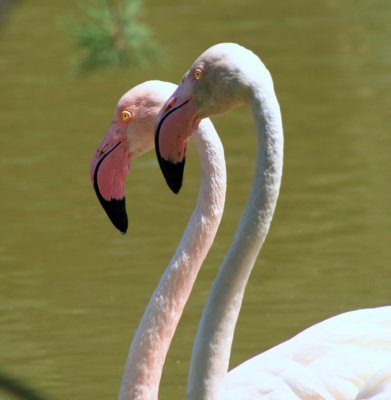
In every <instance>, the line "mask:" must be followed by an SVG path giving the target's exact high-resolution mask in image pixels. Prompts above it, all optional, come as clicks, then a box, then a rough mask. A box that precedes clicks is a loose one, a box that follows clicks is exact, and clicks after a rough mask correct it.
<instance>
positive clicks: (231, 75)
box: [155, 43, 259, 193]
mask: <svg viewBox="0 0 391 400" xmlns="http://www.w3.org/2000/svg"><path fill="white" fill-rule="evenodd" d="M254 60H258V63H259V58H258V57H257V56H255V54H254V53H252V52H251V51H249V50H247V49H245V48H244V47H241V46H239V45H237V44H233V43H222V44H218V45H215V46H212V47H211V48H209V49H208V50H206V51H205V52H204V53H203V54H202V55H201V56H200V57H199V58H198V59H197V60H196V61H195V62H194V63H193V65H192V66H191V67H190V69H189V70H188V71H187V72H186V74H185V75H184V77H183V79H182V82H181V84H180V85H179V86H178V88H177V89H176V90H175V92H174V93H173V94H172V95H171V97H170V98H169V99H168V100H167V101H166V103H165V104H164V105H163V107H162V109H161V110H160V113H159V115H158V118H157V122H156V124H155V131H156V134H155V149H156V154H157V157H158V160H159V164H160V168H161V170H162V172H163V175H164V177H165V178H166V181H167V184H168V185H169V187H170V188H171V190H172V191H173V192H174V193H178V192H179V190H180V188H181V186H182V179H183V170H184V165H185V159H186V148H187V143H188V141H189V139H190V137H191V135H192V134H193V132H194V131H195V129H196V128H197V126H198V124H199V122H200V120H201V119H202V118H206V117H209V116H213V115H216V114H221V113H224V112H227V111H230V110H232V109H233V108H235V107H237V106H239V105H241V104H243V103H244V102H245V101H246V100H247V98H248V96H249V94H250V88H251V80H252V75H253V74H254V73H255V72H256V69H254V68H253V64H254ZM253 70H254V71H253ZM258 73H259V72H258Z"/></svg>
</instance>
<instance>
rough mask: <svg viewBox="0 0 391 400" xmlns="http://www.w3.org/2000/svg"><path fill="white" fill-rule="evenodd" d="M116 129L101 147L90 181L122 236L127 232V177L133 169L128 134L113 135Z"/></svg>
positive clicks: (95, 159)
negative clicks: (131, 167) (131, 168)
mask: <svg viewBox="0 0 391 400" xmlns="http://www.w3.org/2000/svg"><path fill="white" fill-rule="evenodd" d="M114 131H116V129H115V128H114V129H113V126H112V127H110V129H109V131H108V132H107V134H106V135H105V137H104V139H103V141H102V143H101V144H100V145H99V147H98V149H97V150H96V153H95V155H94V157H93V159H92V161H91V165H90V178H91V181H92V184H93V186H94V189H95V193H96V195H97V197H98V200H99V202H100V204H101V205H102V207H103V209H104V210H105V211H106V214H107V215H108V217H109V218H110V221H111V222H112V223H113V225H114V226H115V227H116V228H117V229H118V230H119V231H120V232H122V233H126V231H127V229H128V216H127V213H126V204H125V178H126V176H127V175H128V173H129V169H130V152H129V146H128V141H127V137H126V135H120V136H119V135H118V134H116V135H114V134H113V132H114Z"/></svg>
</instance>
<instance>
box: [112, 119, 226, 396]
mask: <svg viewBox="0 0 391 400" xmlns="http://www.w3.org/2000/svg"><path fill="white" fill-rule="evenodd" d="M193 141H194V142H195V144H196V147H197V150H198V152H199V157H200V161H201V188H200V192H199V195H198V199H197V204H196V207H195V210H194V212H193V214H192V216H191V218H190V220H189V222H188V225H187V227H186V230H185V232H184V234H183V236H182V240H181V242H180V244H179V246H178V248H177V250H176V252H175V254H174V256H173V258H172V259H171V261H170V263H169V265H168V267H167V269H166V271H165V272H164V274H163V276H162V277H161V279H160V282H159V284H158V286H157V288H156V289H155V291H154V293H153V295H152V297H151V299H150V301H149V304H148V306H147V308H146V310H145V312H144V315H143V317H142V319H141V322H140V324H139V327H138V329H137V331H136V333H135V336H134V338H133V341H132V343H131V346H130V349H129V355H128V358H127V361H126V365H125V371H124V374H123V377H122V383H121V388H120V393H119V399H120V400H130V399H132V400H156V399H157V398H158V390H159V384H160V379H161V375H162V369H163V364H164V361H165V358H166V355H167V352H168V348H169V345H170V343H171V340H172V337H173V335H174V332H175V329H176V327H177V324H178V322H179V319H180V316H181V314H182V311H183V309H184V306H185V304H186V302H187V300H188V298H189V295H190V292H191V289H192V287H193V283H194V281H195V279H196V276H197V273H198V271H199V269H200V267H201V265H202V262H203V261H204V259H205V257H206V255H207V252H208V250H209V248H210V246H211V245H212V243H213V239H214V237H215V235H216V232H217V228H218V226H219V223H220V220H221V216H222V213H223V209H224V201H225V190H226V170H225V160H224V151H223V147H222V144H221V142H220V139H219V137H218V135H217V133H216V131H215V130H214V127H213V125H212V123H211V122H210V121H209V120H204V121H202V123H201V124H200V127H199V129H198V133H197V134H196V135H194V138H193Z"/></svg>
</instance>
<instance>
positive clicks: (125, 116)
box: [121, 111, 132, 122]
mask: <svg viewBox="0 0 391 400" xmlns="http://www.w3.org/2000/svg"><path fill="white" fill-rule="evenodd" d="M121 119H122V121H124V122H129V121H130V120H131V119H132V113H131V112H130V111H122V112H121Z"/></svg>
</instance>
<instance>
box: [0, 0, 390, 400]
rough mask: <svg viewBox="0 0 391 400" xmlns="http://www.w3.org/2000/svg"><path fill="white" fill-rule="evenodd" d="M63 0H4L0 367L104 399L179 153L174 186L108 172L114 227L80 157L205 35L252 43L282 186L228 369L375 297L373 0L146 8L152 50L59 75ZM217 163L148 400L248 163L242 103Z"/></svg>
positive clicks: (181, 386)
mask: <svg viewBox="0 0 391 400" xmlns="http://www.w3.org/2000/svg"><path fill="white" fill-rule="evenodd" d="M75 12H77V11H76V7H75V6H74V5H72V4H71V3H70V2H66V1H64V0H62V1H56V2H52V1H49V0H40V1H35V2H28V1H25V2H20V4H19V6H18V7H16V8H15V9H14V10H13V12H12V13H11V14H10V15H9V16H8V19H7V20H6V23H5V24H4V25H3V26H2V27H1V28H0V145H1V149H2V152H1V157H0V166H1V173H0V194H1V196H0V285H1V286H0V368H1V369H3V370H5V371H8V372H9V373H12V374H13V375H16V376H18V377H20V378H21V379H23V380H24V381H27V382H29V383H30V384H32V385H34V386H35V387H37V388H38V389H39V390H42V391H43V392H45V393H46V394H48V395H50V396H52V397H55V398H57V399H67V398H75V399H96V400H99V399H110V398H111V399H112V398H116V396H117V392H118V388H119V381H120V376H121V374H122V368H123V364H124V361H125V358H126V355H127V351H128V346H129V343H130V339H131V337H132V334H133V332H134V331H135V329H136V326H137V323H138V321H139V319H140V317H141V314H142V312H143V309H144V307H145V305H146V303H147V301H148V299H149V296H150V295H151V293H152V291H153V288H154V287H155V285H156V284H157V281H158V279H159V277H160V275H161V273H162V272H163V270H164V267H165V266H166V265H167V263H168V261H169V259H170V256H171V254H172V253H173V251H174V249H175V246H176V243H177V242H178V240H179V238H180V236H181V232H182V230H183V229H184V226H185V224H186V222H187V218H188V217H189V215H190V213H191V210H192V207H193V205H194V202H195V199H196V195H197V189H198V180H199V178H198V165H197V157H196V155H195V154H194V150H193V149H190V154H189V157H188V166H187V170H186V181H185V187H184V188H183V191H182V192H181V195H180V196H174V195H172V194H171V193H170V192H169V190H168V189H167V188H166V186H165V183H164V181H163V179H162V176H161V173H160V171H159V170H158V168H157V163H156V161H155V156H154V154H149V155H146V156H143V157H142V158H140V159H138V160H137V161H136V163H135V164H134V167H133V169H132V173H131V176H130V177H129V179H128V183H127V202H128V214H129V218H130V228H129V231H128V234H127V235H126V236H121V235H119V234H118V233H117V232H116V231H115V229H114V228H113V227H112V226H111V225H110V223H109V221H108V220H107V218H106V216H105V215H104V213H103V211H102V210H101V208H100V206H99V204H98V201H97V200H96V198H95V195H94V193H93V190H92V188H91V185H90V182H89V178H88V166H89V162H90V159H91V156H92V154H93V153H94V151H95V148H96V146H97V145H98V143H99V142H100V140H101V138H102V136H103V134H104V132H105V130H106V128H107V127H108V124H109V122H110V120H111V117H112V112H113V109H114V106H115V104H116V102H117V100H118V99H119V97H120V96H121V95H122V94H123V93H124V92H125V91H126V90H127V89H128V88H130V87H132V86H134V85H135V84H137V83H140V82H142V81H144V80H147V79H162V80H170V81H175V82H178V81H179V80H180V78H181V76H182V74H183V73H184V72H185V71H186V69H187V68H188V66H189V65H190V64H191V63H192V61H193V60H194V58H195V57H197V56H198V55H199V54H200V53H201V52H202V51H203V50H205V49H206V48H207V47H209V46H210V45H212V44H214V43H218V42H221V41H235V42H238V43H241V44H242V45H244V46H246V47H249V48H251V49H252V50H253V51H255V52H256V53H257V54H258V55H260V56H261V58H262V59H263V61H264V62H265V63H266V64H267V66H268V67H269V69H270V70H271V72H272V75H273V77H274V81H275V85H276V90H277V94H278V98H279V100H280V103H281V108H282V112H283V120H284V128H285V138H286V147H285V165H284V177H283V186H282V191H281V196H280V200H279V203H278V209H277V212H276V215H275V218H274V220H273V224H272V228H271V231H270V235H269V237H268V239H267V242H266V245H265V247H264V249H263V251H262V254H261V257H260V259H259V261H258V262H257V265H256V266H255V269H254V272H253V274H252V276H251V281H250V284H249V287H248V290H247V292H246V296H245V300H244V304H243V309H242V312H241V317H240V320H239V324H238V328H237V333H236V336H235V343H234V348H233V355H232V365H236V364H237V363H239V362H240V361H242V360H244V359H246V358H248V357H250V356H251V355H253V354H256V353H258V352H260V351H262V350H264V349H266V348H268V347H269V346H272V345H274V344H277V343H279V342H280V341H282V340H284V339H286V338H288V337H290V336H291V335H292V334H294V333H296V332H298V331H299V330H301V329H303V328H305V327H307V326H309V325H311V324H313V323H314V322H317V321H319V320H321V319H323V318H325V317H327V316H330V315H334V314H336V313H340V312H342V311H346V310H351V309H356V308H362V307H366V306H374V305H382V304H387V303H390V300H391V294H390V289H389V288H390V284H389V280H390V279H391V272H390V269H389V268H390V267H391V266H390V262H389V260H390V259H391V248H390V230H391V212H390V207H389V206H390V204H391V185H390V181H391V168H390V151H391V128H390V122H391V117H390V104H391V101H390V99H391V74H390V70H391V68H390V67H391V61H390V54H391V40H390V36H391V25H390V23H389V21H390V19H391V3H390V2H389V0H373V1H364V0H347V1H344V2H342V1H341V2H340V1H337V0H330V1H323V2H315V1H312V0H295V1H291V2H287V1H286V2H283V1H276V2H270V1H266V0H265V1H263V0H229V1H227V0H224V1H223V0H218V1H206V0H202V1H201V0H200V1H198V2H194V1H192V2H191V1H187V0H186V1H182V2H179V1H173V0H150V1H147V2H146V8H145V14H144V18H145V21H146V22H147V23H148V24H149V25H150V26H151V28H152V29H153V30H154V32H155V36H156V39H157V40H158V41H159V42H160V43H161V45H162V46H163V48H164V53H165V54H166V55H165V62H164V63H162V64H160V65H159V64H158V63H154V65H153V66H151V67H147V68H143V69H137V68H128V69H127V70H124V71H100V72H95V73H91V74H90V75H87V76H83V77H79V78H76V79H74V78H72V77H71V76H70V74H69V70H70V64H71V61H72V58H75V57H76V55H77V52H75V50H74V47H73V44H72V41H71V39H70V37H69V35H68V34H67V32H65V31H64V30H63V28H62V22H61V21H62V18H63V16H64V15H69V14H73V13H75ZM215 123H216V126H217V128H218V130H219V131H220V132H221V135H222V138H223V142H224V146H225V149H226V157H227V162H228V184H229V187H228V194H227V196H228V197H227V204H226V213H225V215H224V219H223V223H222V225H221V229H220V231H219V233H218V237H217V239H216V243H215V246H214V247H213V250H212V251H211V253H210V255H209V256H208V259H207V261H206V263H205V265H204V267H203V269H202V271H201V273H200V275H199V279H198V282H197V284H196V286H195V289H194V292H193V294H192V297H191V299H190V302H189V304H188V306H187V308H186V310H185V315H184V318H183V319H182V321H181V324H180V326H179V328H178V330H177V334H176V336H175V340H174V342H173V345H172V348H171V350H170V353H169V355H168V358H167V362H166V367H165V371H164V377H163V381H162V387H161V396H160V397H161V399H172V398H178V399H179V398H184V391H185V386H186V376H187V367H188V360H189V356H190V351H191V345H192V340H193V337H194V333H195V329H196V326H197V321H198V319H199V315H200V312H201V310H202V307H203V304H204V301H205V298H206V295H207V292H208V289H209V286H210V283H211V281H212V279H213V276H214V275H215V272H216V270H217V268H218V265H219V263H220V261H221V260H222V258H223V256H224V254H225V251H226V250H227V248H228V246H229V244H230V241H231V238H232V235H233V232H234V229H235V226H236V223H237V221H238V218H239V215H240V212H241V210H242V208H243V206H244V204H245V200H246V197H247V194H248V191H249V186H250V184H251V179H252V171H253V167H254V161H253V160H254V156H255V153H254V141H255V138H254V134H253V130H254V127H253V122H252V119H251V115H250V112H249V111H248V110H247V109H246V108H243V109H239V110H236V111H235V112H232V113H231V114H229V115H226V116H222V117H219V118H217V119H215Z"/></svg>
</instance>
